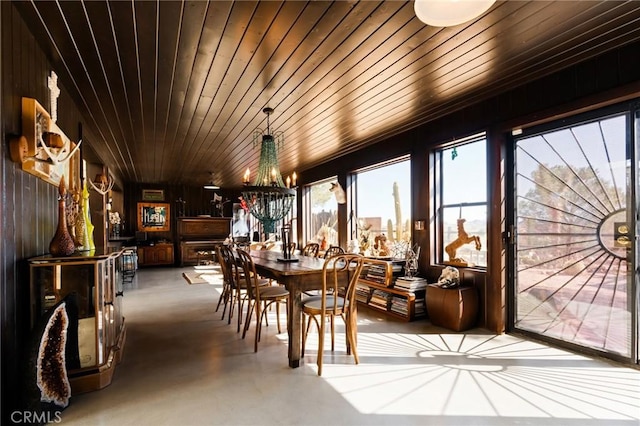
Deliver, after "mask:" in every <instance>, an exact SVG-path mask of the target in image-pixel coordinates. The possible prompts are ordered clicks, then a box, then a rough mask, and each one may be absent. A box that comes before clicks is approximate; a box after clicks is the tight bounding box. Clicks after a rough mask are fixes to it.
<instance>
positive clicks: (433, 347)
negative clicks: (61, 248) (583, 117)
mask: <svg viewBox="0 0 640 426" xmlns="http://www.w3.org/2000/svg"><path fill="white" fill-rule="evenodd" d="M192 270H193V268H153V269H142V270H139V271H138V273H137V275H136V278H135V279H134V282H133V283H132V284H127V285H126V287H125V295H124V312H125V317H126V324H127V329H128V333H127V342H126V345H125V350H124V358H123V361H122V362H121V363H120V364H119V365H118V367H117V369H116V372H115V375H114V378H113V382H112V384H111V385H110V386H108V387H106V388H104V389H102V390H100V391H96V392H91V393H87V394H83V395H77V396H74V397H72V399H71V404H70V406H69V407H68V408H67V409H66V410H65V411H64V412H63V413H62V424H64V425H82V426H85V425H118V426H122V425H394V426H395V425H466V426H469V425H563V426H564V425H580V426H585V425H587V426H588V425H607V426H610V425H639V424H640V371H638V370H634V369H630V368H621V367H619V366H616V365H613V364H611V363H608V362H604V361H601V360H594V359H591V358H588V357H584V356H579V355H575V354H572V353H569V352H566V351H562V350H559V349H554V348H550V347H547V346H544V345H541V344H539V343H535V342H531V341H527V340H523V339H521V338H518V337H514V336H510V335H501V336H495V335H492V334H489V333H487V332H486V331H485V330H480V329H478V330H472V331H471V332H467V333H453V332H449V331H447V330H445V329H441V328H437V327H433V326H431V325H430V324H429V322H428V321H427V320H422V321H416V322H413V323H408V324H407V323H402V322H398V321H394V320H390V319H389V318H387V317H385V316H382V315H377V314H375V313H372V312H371V311H368V310H366V309H361V310H360V312H359V325H358V327H359V328H358V350H359V353H360V364H359V365H354V363H353V358H352V357H351V356H347V355H346V353H345V346H344V339H343V334H342V331H343V330H342V328H340V329H339V331H338V336H337V337H338V342H337V344H336V352H335V354H333V355H331V354H330V352H325V360H324V369H323V375H322V377H318V376H317V374H316V350H315V348H316V342H317V340H316V339H315V338H314V337H313V336H312V337H311V338H310V341H309V343H308V347H307V353H306V354H305V358H304V360H303V363H302V366H301V367H300V368H297V369H291V368H289V367H288V366H287V343H286V333H284V334H281V335H278V334H277V330H276V327H275V322H274V321H273V315H275V314H274V312H272V313H271V314H270V315H272V318H271V321H270V324H271V325H270V326H269V327H265V328H263V335H262V341H261V342H260V346H259V350H258V353H254V352H253V331H254V330H255V328H254V327H252V328H251V333H250V334H249V335H248V336H247V338H246V339H245V340H242V338H241V336H240V335H239V334H236V327H235V325H228V324H227V322H226V321H221V320H220V312H218V313H216V312H214V310H215V305H216V303H217V300H218V295H219V293H220V289H221V286H220V284H219V281H217V280H213V283H212V284H194V285H189V284H187V282H186V281H185V280H184V279H183V278H182V272H185V271H192ZM283 320H284V318H283Z"/></svg>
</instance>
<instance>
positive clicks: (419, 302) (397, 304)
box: [391, 294, 426, 317]
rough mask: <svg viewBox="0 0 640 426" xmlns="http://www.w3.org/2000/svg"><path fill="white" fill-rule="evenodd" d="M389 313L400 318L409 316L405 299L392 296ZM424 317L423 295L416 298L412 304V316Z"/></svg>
mask: <svg viewBox="0 0 640 426" xmlns="http://www.w3.org/2000/svg"><path fill="white" fill-rule="evenodd" d="M391 311H392V312H395V313H397V314H400V315H402V316H407V315H409V304H408V303H407V299H406V298H405V297H402V296H393V297H392V298H391ZM425 315H426V310H425V307H424V294H422V295H420V296H417V297H416V299H415V303H414V316H415V317H422V316H425Z"/></svg>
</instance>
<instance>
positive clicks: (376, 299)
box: [369, 290, 389, 311]
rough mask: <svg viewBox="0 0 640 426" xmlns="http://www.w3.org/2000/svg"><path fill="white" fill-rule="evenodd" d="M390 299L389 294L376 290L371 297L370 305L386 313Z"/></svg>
mask: <svg viewBox="0 0 640 426" xmlns="http://www.w3.org/2000/svg"><path fill="white" fill-rule="evenodd" d="M388 298H389V295H388V294H387V293H385V292H383V291H380V290H374V291H373V294H372V295H371V300H369V305H370V306H373V307H376V308H379V309H382V310H384V311H386V310H387V306H388V303H389V299H388Z"/></svg>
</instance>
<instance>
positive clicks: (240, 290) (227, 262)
mask: <svg viewBox="0 0 640 426" xmlns="http://www.w3.org/2000/svg"><path fill="white" fill-rule="evenodd" d="M219 250H220V257H219V259H222V261H221V262H220V265H221V267H222V269H223V274H224V273H225V271H226V273H227V278H226V279H225V281H226V282H227V283H228V288H227V292H226V293H225V287H224V284H223V291H222V294H221V295H220V299H219V300H218V305H219V304H220V303H221V301H224V302H225V309H226V306H227V304H229V306H230V307H229V317H228V323H229V324H231V318H232V317H233V311H234V310H235V306H236V305H237V307H238V321H237V322H238V327H237V332H238V333H239V332H240V328H241V326H242V311H243V310H244V304H245V302H246V301H247V300H248V298H249V297H248V295H247V283H246V280H245V277H244V271H243V269H242V267H241V266H240V265H239V264H238V259H237V258H236V254H235V253H234V250H233V249H232V248H231V247H229V246H224V245H222V246H219ZM223 265H224V266H223ZM223 276H224V275H223ZM255 279H256V281H257V283H258V285H259V286H268V285H270V284H271V282H270V280H268V279H266V278H261V277H259V276H258V275H256V276H255ZM225 298H226V299H225ZM217 309H218V308H216V310H217ZM225 309H223V311H222V319H224V313H225Z"/></svg>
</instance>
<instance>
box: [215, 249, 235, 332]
mask: <svg viewBox="0 0 640 426" xmlns="http://www.w3.org/2000/svg"><path fill="white" fill-rule="evenodd" d="M216 257H217V258H218V263H219V264H220V269H221V270H222V293H220V298H219V299H218V305H217V306H216V312H218V310H219V309H220V305H221V304H222V302H223V301H224V308H223V309H222V317H221V318H220V319H224V315H225V313H226V311H227V305H229V302H231V303H233V289H234V287H235V283H234V282H233V277H234V271H233V269H232V268H233V266H232V262H233V253H232V252H231V251H230V250H227V247H226V246H217V247H216ZM232 306H233V304H232ZM232 310H233V309H232V308H230V309H229V324H230V323H231V311H232Z"/></svg>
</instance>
